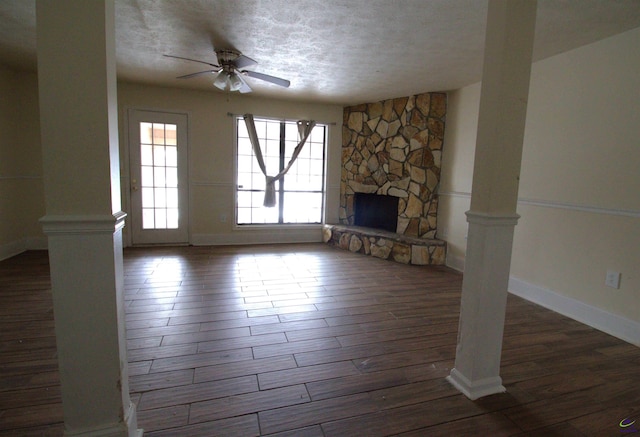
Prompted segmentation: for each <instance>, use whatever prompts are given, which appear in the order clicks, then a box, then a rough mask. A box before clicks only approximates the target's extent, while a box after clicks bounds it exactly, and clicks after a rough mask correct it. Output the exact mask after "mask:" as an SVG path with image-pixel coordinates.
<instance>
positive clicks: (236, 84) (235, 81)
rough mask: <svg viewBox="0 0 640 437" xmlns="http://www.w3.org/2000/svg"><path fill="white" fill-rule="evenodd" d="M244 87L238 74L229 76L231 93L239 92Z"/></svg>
mask: <svg viewBox="0 0 640 437" xmlns="http://www.w3.org/2000/svg"><path fill="white" fill-rule="evenodd" d="M242 85H243V83H242V80H240V77H238V74H237V73H235V72H234V73H231V74H230V75H229V89H230V90H231V91H238V90H239V89H240V88H242Z"/></svg>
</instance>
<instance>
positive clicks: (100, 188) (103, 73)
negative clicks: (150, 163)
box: [36, 0, 142, 437]
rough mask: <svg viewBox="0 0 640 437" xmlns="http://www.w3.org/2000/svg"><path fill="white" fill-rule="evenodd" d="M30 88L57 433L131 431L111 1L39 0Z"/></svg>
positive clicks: (116, 435)
mask: <svg viewBox="0 0 640 437" xmlns="http://www.w3.org/2000/svg"><path fill="white" fill-rule="evenodd" d="M36 19H37V43H38V88H39V101H40V131H41V138H42V151H43V175H44V184H45V204H46V216H45V217H43V218H42V219H41V222H42V226H43V230H44V232H45V234H46V235H47V237H48V243H49V261H50V269H51V285H52V291H53V306H54V317H55V332H56V342H57V351H58V363H59V368H60V379H61V391H62V405H63V412H64V422H65V436H101V437H103V436H110V437H133V436H140V435H142V431H141V430H138V429H137V419H136V409H135V405H133V404H132V403H131V400H130V397H129V383H128V370H127V367H128V364H127V351H126V338H125V328H124V301H123V289H124V286H123V260H122V227H123V226H124V217H125V214H124V213H123V212H121V211H120V166H119V156H118V155H119V153H118V125H117V101H116V74H115V7H114V3H113V1H112V0H106V1H105V0H93V1H86V0H55V1H53V0H51V1H46V0H38V2H37V4H36Z"/></svg>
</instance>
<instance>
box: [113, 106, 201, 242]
mask: <svg viewBox="0 0 640 437" xmlns="http://www.w3.org/2000/svg"><path fill="white" fill-rule="evenodd" d="M124 112H125V114H124V119H125V121H126V131H125V132H124V134H125V137H124V138H123V140H124V142H125V145H126V146H125V150H123V152H125V153H124V154H125V156H124V160H123V161H124V164H125V170H126V171H125V172H122V173H123V174H122V178H123V179H124V181H125V183H124V184H123V189H122V191H123V193H122V194H123V195H124V198H125V202H126V205H127V210H128V211H129V213H128V215H127V218H126V223H127V225H128V226H125V228H124V231H125V232H124V241H125V245H126V246H162V245H171V246H176V245H189V244H190V243H191V213H192V207H191V204H192V202H191V200H192V199H191V192H192V190H191V179H190V174H191V158H190V156H191V112H190V111H186V110H171V109H166V110H165V109H158V108H145V107H127V108H125V110H124ZM136 113H157V114H159V115H169V116H171V115H177V116H184V117H185V118H186V133H185V135H186V142H187V146H186V152H185V153H186V157H187V158H186V161H187V162H186V163H185V164H184V171H185V175H184V178H185V180H186V184H185V186H184V191H185V195H184V197H185V202H186V207H185V210H186V212H187V219H186V223H185V226H186V241H183V242H158V243H134V235H133V233H134V232H133V231H134V230H133V215H134V212H133V202H132V199H131V197H132V196H131V194H132V179H133V178H132V160H131V154H132V153H133V151H134V148H137V147H138V145H137V144H132V135H133V131H132V130H133V129H137V127H138V126H137V121H134V118H133V117H134V114H136ZM179 168H180V166H179Z"/></svg>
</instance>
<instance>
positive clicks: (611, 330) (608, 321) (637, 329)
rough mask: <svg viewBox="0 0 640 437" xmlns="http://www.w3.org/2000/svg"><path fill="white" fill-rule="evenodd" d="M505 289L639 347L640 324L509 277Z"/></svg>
mask: <svg viewBox="0 0 640 437" xmlns="http://www.w3.org/2000/svg"><path fill="white" fill-rule="evenodd" d="M509 292H510V293H511V294H514V295H516V296H519V297H521V298H523V299H526V300H528V301H530V302H533V303H535V304H538V305H540V306H542V307H545V308H547V309H550V310H552V311H554V312H556V313H559V314H562V315H563V316H567V317H570V318H572V319H574V320H577V321H578V322H581V323H584V324H585V325H588V326H591V327H592V328H595V329H598V330H600V331H602V332H605V333H607V334H610V335H613V336H614V337H617V338H619V339H621V340H624V341H626V342H628V343H631V344H634V345H636V346H640V323H639V322H635V321H633V320H629V319H627V318H624V317H621V316H618V315H616V314H612V313H610V312H608V311H605V310H603V309H600V308H597V307H594V306H591V305H588V304H586V303H584V302H581V301H579V300H576V299H573V298H571V297H568V296H563V295H561V294H558V293H556V292H554V291H552V290H549V289H548V288H544V287H540V286H538V285H535V284H531V283H529V282H526V281H523V280H522V279H519V278H516V277H514V276H511V278H510V279H509Z"/></svg>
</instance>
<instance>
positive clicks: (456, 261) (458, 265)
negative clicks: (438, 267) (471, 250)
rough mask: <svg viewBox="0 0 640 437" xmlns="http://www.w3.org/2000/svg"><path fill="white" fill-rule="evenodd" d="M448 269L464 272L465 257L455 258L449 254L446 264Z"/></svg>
mask: <svg viewBox="0 0 640 437" xmlns="http://www.w3.org/2000/svg"><path fill="white" fill-rule="evenodd" d="M445 264H446V266H447V267H451V268H452V269H454V270H457V271H459V272H464V257H463V256H455V255H451V254H450V253H447V262H446V263H445Z"/></svg>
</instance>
